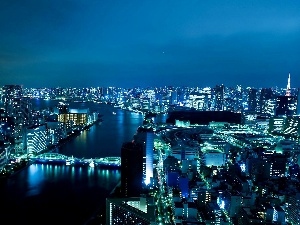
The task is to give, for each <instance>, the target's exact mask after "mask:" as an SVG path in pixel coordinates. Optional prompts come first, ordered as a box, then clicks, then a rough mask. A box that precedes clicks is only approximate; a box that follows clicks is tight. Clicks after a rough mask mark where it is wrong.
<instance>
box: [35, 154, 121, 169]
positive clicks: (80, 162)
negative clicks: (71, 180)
mask: <svg viewBox="0 0 300 225" xmlns="http://www.w3.org/2000/svg"><path fill="white" fill-rule="evenodd" d="M30 160H31V161H32V162H33V163H41V164H65V165H68V166H71V165H74V166H76V165H77V166H85V165H87V166H90V167H96V166H99V167H106V168H115V169H118V168H120V167H121V158H120V157H105V158H94V159H92V158H91V159H85V158H81V159H80V158H75V157H73V156H71V157H70V156H66V155H63V154H59V153H44V154H41V155H37V156H34V157H30Z"/></svg>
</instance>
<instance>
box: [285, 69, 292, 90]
mask: <svg viewBox="0 0 300 225" xmlns="http://www.w3.org/2000/svg"><path fill="white" fill-rule="evenodd" d="M285 96H291V74H290V73H289V78H288V83H287V86H286V94H285Z"/></svg>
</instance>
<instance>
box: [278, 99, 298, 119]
mask: <svg viewBox="0 0 300 225" xmlns="http://www.w3.org/2000/svg"><path fill="white" fill-rule="evenodd" d="M296 109H297V97H295V96H277V98H276V109H275V116H293V115H296Z"/></svg>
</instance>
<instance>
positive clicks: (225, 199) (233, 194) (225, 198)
mask: <svg viewBox="0 0 300 225" xmlns="http://www.w3.org/2000/svg"><path fill="white" fill-rule="evenodd" d="M217 203H218V205H219V207H220V209H224V210H226V211H227V213H228V215H229V216H230V217H236V216H237V215H238V212H239V210H240V208H241V207H242V205H243V196H242V195H241V194H240V193H239V192H238V191H235V190H231V191H229V190H227V191H225V192H222V193H220V196H219V197H218V199H217Z"/></svg>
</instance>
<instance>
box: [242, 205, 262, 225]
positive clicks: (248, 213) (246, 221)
mask: <svg viewBox="0 0 300 225" xmlns="http://www.w3.org/2000/svg"><path fill="white" fill-rule="evenodd" d="M252 224H266V223H265V221H264V220H263V218H262V217H261V215H260V214H259V212H258V211H257V210H256V209H251V208H249V207H242V208H241V209H240V211H239V215H238V225H252Z"/></svg>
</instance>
